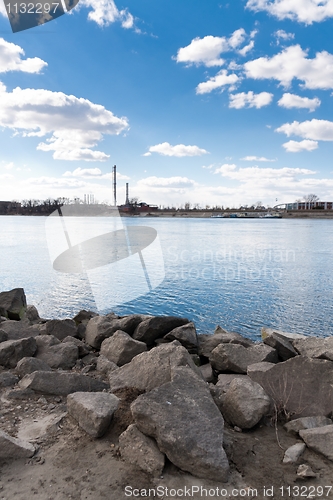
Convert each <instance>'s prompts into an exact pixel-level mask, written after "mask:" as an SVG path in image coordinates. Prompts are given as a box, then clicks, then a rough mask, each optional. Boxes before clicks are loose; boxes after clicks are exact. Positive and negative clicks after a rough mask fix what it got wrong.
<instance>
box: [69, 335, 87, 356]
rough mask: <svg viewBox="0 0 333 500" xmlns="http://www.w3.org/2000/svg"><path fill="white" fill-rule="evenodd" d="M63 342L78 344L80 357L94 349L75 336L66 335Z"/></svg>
mask: <svg viewBox="0 0 333 500" xmlns="http://www.w3.org/2000/svg"><path fill="white" fill-rule="evenodd" d="M62 343H63V344H66V343H70V344H74V345H76V346H77V348H78V352H79V358H83V357H84V356H87V355H88V354H89V353H90V352H91V350H92V348H91V347H90V346H89V345H87V344H86V343H85V342H83V341H82V340H80V339H77V338H75V337H65V338H64V339H63V340H62Z"/></svg>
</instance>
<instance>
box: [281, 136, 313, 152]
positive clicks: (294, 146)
mask: <svg viewBox="0 0 333 500" xmlns="http://www.w3.org/2000/svg"><path fill="white" fill-rule="evenodd" d="M282 146H283V147H284V149H285V150H286V151H287V152H288V153H300V152H301V151H314V150H315V149H317V148H318V142H317V141H311V140H310V139H304V140H303V141H300V142H298V141H289V142H285V143H284V144H282Z"/></svg>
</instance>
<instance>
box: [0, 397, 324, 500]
mask: <svg viewBox="0 0 333 500" xmlns="http://www.w3.org/2000/svg"><path fill="white" fill-rule="evenodd" d="M117 395H118V397H119V398H120V399H121V404H120V406H119V408H118V410H117V412H116V414H115V416H114V419H113V422H112V424H111V427H110V429H109V431H108V433H107V434H106V435H105V436H103V437H102V438H99V439H94V438H91V437H89V436H88V435H87V434H86V433H85V432H84V431H83V430H81V429H79V427H78V426H77V424H76V422H75V421H74V420H73V419H71V417H69V416H67V415H66V398H64V397H59V396H58V397H54V396H41V395H35V394H31V393H30V394H29V393H27V392H24V391H23V392H20V391H17V390H15V391H14V393H13V391H12V389H6V390H4V389H3V390H2V393H1V399H0V429H1V430H4V431H6V432H8V433H9V434H10V435H12V436H15V437H17V436H19V437H21V438H23V439H26V440H29V441H31V442H32V443H33V444H35V445H36V446H37V447H38V451H37V453H36V454H35V455H34V457H33V458H31V459H17V460H2V461H0V500H30V499H36V500H68V499H73V500H99V499H108V500H123V499H126V498H147V497H148V498H151V499H161V500H167V499H171V498H173V499H179V500H180V499H182V498H194V499H199V498H200V499H201V498H212V499H221V498H226V497H229V498H236V499H240V498H258V499H260V500H264V499H267V498H274V499H282V498H289V499H299V498H315V499H317V498H318V499H319V498H329V499H333V462H331V461H329V460H326V459H325V458H324V457H322V456H320V455H317V454H315V453H314V452H311V451H310V450H308V449H307V450H306V451H305V453H304V454H303V456H302V457H301V458H300V460H299V461H298V463H297V464H292V465H290V464H289V465H284V464H282V459H283V455H284V450H286V449H287V448H288V447H289V446H291V445H293V444H295V443H296V441H297V438H296V437H294V436H291V435H289V434H287V433H286V432H285V431H284V430H283V428H282V427H281V426H279V427H278V430H277V432H276V429H275V426H274V425H272V422H271V421H269V420H267V421H266V422H264V423H262V424H260V425H258V426H257V427H256V428H255V429H254V430H251V431H249V432H236V431H235V430H234V429H231V428H229V427H228V426H226V428H225V450H226V452H227V455H228V458H229V462H230V467H231V472H230V480H229V482H228V483H218V482H214V481H207V480H204V479H198V478H195V477H193V476H192V475H190V474H188V473H184V472H183V471H181V470H179V469H177V468H176V467H175V466H174V465H172V464H171V463H167V464H166V467H165V470H164V472H163V476H161V477H157V478H152V477H150V476H148V475H147V474H145V473H144V472H142V471H140V470H139V469H137V468H135V467H134V466H132V465H129V464H127V463H125V462H124V461H123V460H122V459H121V457H120V456H119V451H118V437H119V434H120V433H121V432H122V431H123V430H124V429H125V428H126V427H127V426H128V425H129V424H130V423H131V421H132V420H131V414H130V411H129V405H130V403H131V402H132V401H133V399H135V397H137V395H138V393H137V392H136V391H134V390H131V391H120V392H119V393H118V394H117ZM14 396H15V397H14ZM303 463H305V464H308V465H310V466H311V468H312V470H313V472H315V473H316V474H317V477H316V478H312V479H300V478H299V477H297V474H296V471H297V468H298V466H299V464H303ZM321 486H322V487H325V486H328V487H329V486H332V491H329V489H328V488H327V489H324V490H323V491H322V490H321V489H320V487H321ZM282 487H284V490H283V491H282V489H281V488H282ZM288 487H290V489H288ZM185 488H186V489H185ZM192 488H194V489H193V490H192ZM201 488H203V489H202V490H201ZM272 488H273V490H272ZM138 490H139V491H138ZM255 490H256V491H255ZM154 493H155V494H154Z"/></svg>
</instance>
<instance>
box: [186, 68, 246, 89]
mask: <svg viewBox="0 0 333 500" xmlns="http://www.w3.org/2000/svg"><path fill="white" fill-rule="evenodd" d="M239 80H240V78H239V77H238V76H237V75H235V73H231V74H228V72H227V70H225V69H222V70H221V71H219V72H218V73H217V75H216V76H213V77H212V78H210V79H209V80H208V81H207V82H202V83H199V85H198V86H197V88H196V93H197V94H209V93H210V92H212V91H213V90H216V89H221V88H223V87H226V86H228V85H230V86H231V87H230V89H233V88H234V86H235V84H236V83H237V82H238V81H239Z"/></svg>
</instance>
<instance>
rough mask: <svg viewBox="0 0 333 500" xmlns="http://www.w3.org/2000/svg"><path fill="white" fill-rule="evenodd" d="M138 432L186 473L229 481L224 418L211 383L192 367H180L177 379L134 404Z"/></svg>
mask: <svg viewBox="0 0 333 500" xmlns="http://www.w3.org/2000/svg"><path fill="white" fill-rule="evenodd" d="M131 411H132V414H133V417H134V420H135V424H136V426H137V427H138V429H139V430H140V431H141V432H143V434H146V435H147V436H150V437H153V438H154V439H156V441H157V444H158V447H159V449H160V451H161V452H162V453H165V454H166V456H167V457H168V458H169V460H170V461H171V462H172V463H174V464H175V465H176V466H177V467H179V468H180V469H182V470H185V471H188V472H190V473H191V474H193V475H195V476H197V477H202V478H206V479H211V480H217V481H227V479H228V470H229V464H228V459H227V457H226V454H225V451H224V449H223V447H222V443H223V426H224V422H223V417H222V416H221V413H220V412H219V410H218V408H217V407H216V405H215V403H214V401H213V399H212V397H211V395H210V392H209V389H208V386H207V384H206V383H205V382H204V381H202V380H201V379H200V378H199V377H198V376H197V375H196V374H195V373H194V372H193V371H192V370H191V369H190V368H188V367H179V368H177V369H175V371H174V373H173V379H172V381H171V382H168V383H166V384H164V385H162V386H160V387H158V388H156V389H154V390H152V391H151V392H149V393H147V394H143V395H141V396H139V397H138V398H137V399H136V400H135V401H134V402H133V403H132V405H131Z"/></svg>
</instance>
